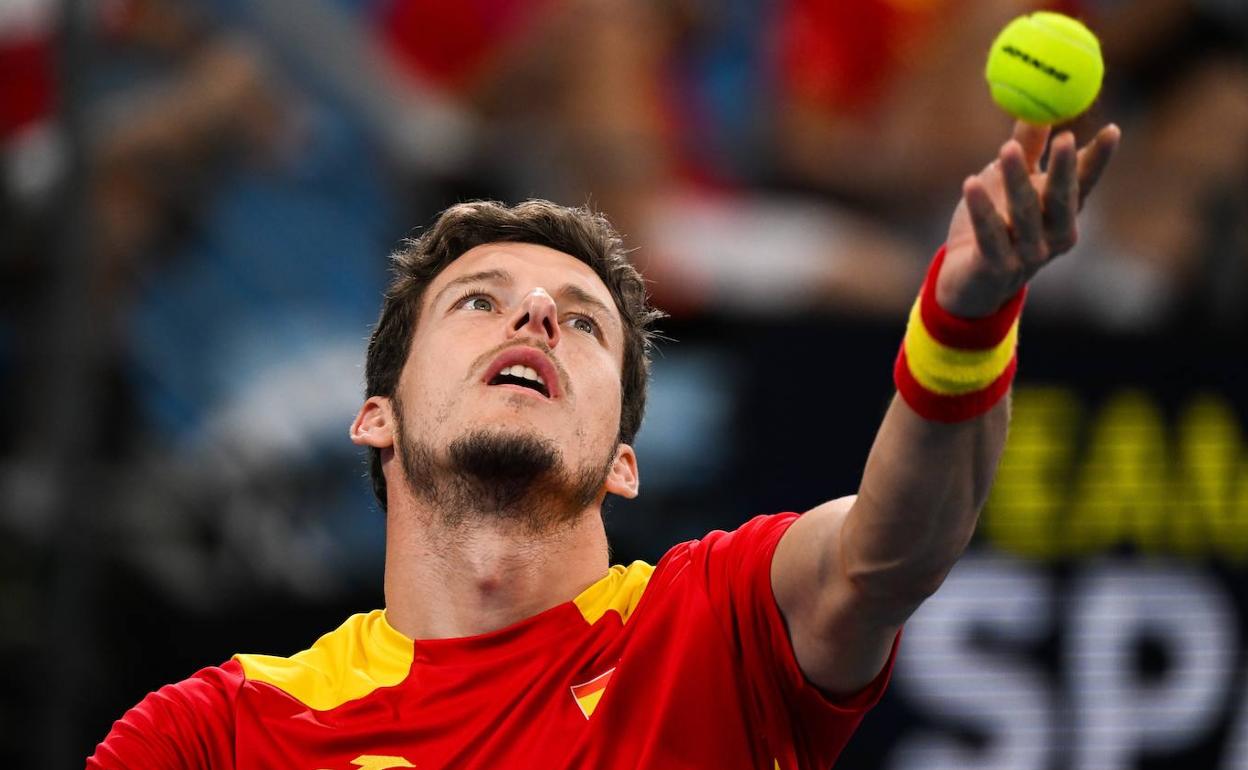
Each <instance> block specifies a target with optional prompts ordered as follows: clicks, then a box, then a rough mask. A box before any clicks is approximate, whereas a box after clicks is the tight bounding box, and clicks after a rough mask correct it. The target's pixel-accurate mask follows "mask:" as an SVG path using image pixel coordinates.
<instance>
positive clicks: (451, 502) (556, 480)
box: [392, 395, 615, 535]
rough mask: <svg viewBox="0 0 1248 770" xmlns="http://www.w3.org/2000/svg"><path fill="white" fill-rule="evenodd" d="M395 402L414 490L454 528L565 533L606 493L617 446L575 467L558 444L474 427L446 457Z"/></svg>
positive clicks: (406, 467)
mask: <svg viewBox="0 0 1248 770" xmlns="http://www.w3.org/2000/svg"><path fill="white" fill-rule="evenodd" d="M392 402H393V405H394V412H395V419H396V422H397V424H398V429H397V434H398V435H397V439H398V444H399V454H400V458H401V463H402V468H403V475H404V477H405V478H406V480H407V484H408V488H409V489H410V490H411V492H412V495H413V496H414V497H415V498H416V499H417V500H418V501H421V502H423V503H425V504H426V505H427V506H428V507H429V509H430V510H431V511H432V512H433V513H434V515H435V516H437V517H438V519H439V520H440V523H441V524H442V525H443V526H446V527H447V528H449V529H457V528H460V527H463V526H465V525H470V524H472V523H474V522H480V523H486V522H495V523H501V524H512V525H515V526H518V527H520V528H521V529H522V530H523V531H525V532H526V533H529V534H534V535H536V534H549V533H553V532H555V531H558V530H560V529H562V528H564V527H566V526H568V525H570V524H572V523H574V522H576V520H577V519H579V518H580V515H581V513H582V512H583V511H584V510H585V508H586V507H587V506H589V505H590V503H592V502H593V501H594V500H595V498H597V497H598V495H599V494H601V492H602V489H603V485H604V484H605V483H606V480H607V476H608V474H609V473H610V470H611V464H612V462H613V460H614V459H615V448H614V447H611V450H610V453H609V455H608V456H607V458H606V459H605V461H600V462H591V463H587V464H585V465H583V466H582V467H580V468H577V469H572V468H569V467H568V466H567V463H566V461H565V459H564V456H563V452H562V451H561V450H560V449H559V447H558V446H557V445H556V444H555V443H554V442H553V441H551V440H549V439H546V438H543V437H540V436H535V435H533V434H531V433H521V432H517V431H505V430H501V429H490V428H476V429H472V430H469V431H467V432H465V433H464V434H463V435H461V436H459V437H457V438H455V439H453V440H452V441H451V443H450V445H449V446H447V447H446V448H445V450H444V451H443V452H441V453H439V452H438V449H437V448H436V447H434V446H432V445H431V444H429V443H428V442H426V441H422V440H421V439H420V438H418V437H417V436H415V435H412V434H413V433H414V431H409V430H406V427H407V423H406V420H405V418H404V412H403V406H402V404H401V402H400V401H399V399H398V397H397V395H396V397H394V398H393V399H392Z"/></svg>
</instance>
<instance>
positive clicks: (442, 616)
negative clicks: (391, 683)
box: [385, 501, 609, 639]
mask: <svg viewBox="0 0 1248 770" xmlns="http://www.w3.org/2000/svg"><path fill="white" fill-rule="evenodd" d="M404 502H406V501H404ZM608 566H609V564H608V555H607V536H606V531H605V530H604V529H603V526H602V518H601V515H600V514H599V511H598V506H597V505H594V506H592V508H591V509H587V510H586V511H585V512H584V514H583V515H582V516H581V517H580V518H578V519H577V520H576V521H575V522H572V523H570V524H568V525H567V526H562V527H559V528H558V530H557V531H553V532H549V533H538V534H534V533H532V532H527V531H523V529H522V528H520V527H516V526H512V525H509V524H508V523H506V522H497V521H469V522H460V523H458V524H455V525H453V526H449V527H448V526H446V525H444V524H442V523H441V522H440V520H439V519H438V518H437V517H436V516H430V515H427V514H426V513H425V512H423V511H419V510H417V509H415V508H414V507H409V506H408V505H402V506H401V507H398V508H397V509H392V510H391V511H390V512H389V514H388V515H387V524H386V577H385V594H386V618H387V620H388V621H389V622H390V624H391V625H392V626H394V628H395V629H396V630H397V631H399V632H400V633H402V634H403V635H404V636H407V637H408V638H411V639H447V638H457V637H463V636H474V635H477V634H483V633H488V632H490V631H496V630H498V629H500V628H505V627H507V626H509V625H512V624H513V623H517V622H519V621H521V620H524V619H526V618H529V617H532V616H534V615H536V614H538V613H540V612H543V611H545V610H548V609H550V608H551V607H554V606H556V605H559V604H562V603H563V602H566V601H570V600H572V599H573V598H575V597H576V596H577V594H579V593H580V592H581V591H583V590H585V589H586V588H588V587H589V586H590V585H592V584H593V583H594V582H595V581H597V580H599V579H600V578H602V577H603V576H604V575H605V574H606V573H607V569H608Z"/></svg>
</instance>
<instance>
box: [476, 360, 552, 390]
mask: <svg viewBox="0 0 1248 770" xmlns="http://www.w3.org/2000/svg"><path fill="white" fill-rule="evenodd" d="M488 384H489V385H519V386H520V387H522V388H529V389H530V390H536V391H537V392H538V393H541V394H542V395H543V396H545V397H546V398H550V389H549V388H547V387H546V381H545V380H543V379H542V376H541V375H540V374H538V373H537V370H536V369H534V368H533V367H531V366H524V365H522V364H512V365H511V366H508V367H505V368H503V370H502V371H500V372H499V373H498V374H496V375H494V377H492V378H491V379H490V381H489V383H488Z"/></svg>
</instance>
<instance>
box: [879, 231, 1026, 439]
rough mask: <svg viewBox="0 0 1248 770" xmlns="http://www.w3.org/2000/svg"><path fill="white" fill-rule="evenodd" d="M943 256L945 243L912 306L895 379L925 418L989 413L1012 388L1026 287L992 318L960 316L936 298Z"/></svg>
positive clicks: (952, 418) (966, 417)
mask: <svg viewBox="0 0 1248 770" xmlns="http://www.w3.org/2000/svg"><path fill="white" fill-rule="evenodd" d="M944 261H945V249H944V247H943V246H942V247H941V249H940V251H938V252H936V258H935V259H933V260H932V266H931V267H930V268H929V269H928V271H927V278H925V279H924V281H923V288H922V290H921V291H920V292H919V298H918V299H917V300H916V301H915V303H914V307H913V309H912V310H911V311H910V322H909V324H908V325H907V326H906V336H905V339H904V340H902V343H901V350H900V351H899V352H898V353H897V362H896V364H895V365H894V366H893V381H894V382H896V384H897V391H898V392H899V393H900V394H901V397H902V398H903V399H905V401H906V403H907V404H909V405H910V408H911V409H913V410H914V411H915V412H917V413H918V414H919V415H920V416H921V417H923V418H925V419H928V420H935V421H937V422H961V421H963V420H969V419H972V418H974V417H978V416H979V415H981V414H983V413H984V412H987V411H988V410H989V409H991V408H992V407H993V406H994V405H995V404H996V403H997V402H998V401H1000V400H1001V398H1002V397H1003V396H1004V395H1005V394H1006V393H1008V392H1009V390H1010V384H1011V383H1012V382H1013V381H1014V372H1015V370H1017V368H1018V356H1017V353H1016V347H1017V345H1018V318H1019V315H1020V314H1021V313H1022V311H1023V300H1024V299H1025V298H1026V296H1027V287H1025V286H1024V287H1023V288H1022V289H1020V290H1019V292H1018V293H1017V294H1015V295H1014V296H1013V297H1011V298H1010V299H1009V300H1008V301H1007V302H1006V303H1005V304H1004V305H1003V306H1002V307H1001V309H1000V310H998V311H997V312H995V313H993V314H992V315H990V316H988V317H987V318H961V317H959V316H955V315H953V314H952V313H949V312H948V311H946V310H945V309H944V308H942V307H941V306H940V305H939V304H937V302H936V276H938V275H939V274H940V267H941V265H943V264H944Z"/></svg>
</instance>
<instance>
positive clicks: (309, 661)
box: [227, 610, 412, 711]
mask: <svg viewBox="0 0 1248 770" xmlns="http://www.w3.org/2000/svg"><path fill="white" fill-rule="evenodd" d="M230 663H231V664H233V665H237V666H239V667H240V669H241V671H242V675H243V677H244V679H245V682H246V684H247V685H252V684H260V685H264V686H270V687H273V688H276V689H277V690H280V691H281V692H283V693H285V694H286V695H288V696H290V697H292V698H294V699H295V700H297V701H299V702H301V703H302V704H304V705H305V706H307V707H308V708H311V709H315V710H317V711H328V710H330V709H333V708H336V707H338V706H340V705H342V704H343V703H346V702H348V701H351V700H355V699H357V698H361V697H364V696H365V695H368V694H369V693H371V692H373V691H374V690H376V689H378V688H380V687H391V686H394V685H397V684H399V683H400V682H402V681H403V680H404V679H405V678H406V677H407V674H408V672H409V671H410V669H411V665H412V641H411V640H410V639H407V638H406V637H404V636H403V635H402V634H400V633H399V632H398V631H396V630H395V629H394V628H393V627H392V626H391V625H390V624H389V623H388V622H387V621H386V617H385V612H384V611H383V610H373V611H372V612H368V613H359V614H356V615H352V616H351V617H349V618H347V620H346V621H345V622H343V624H342V625H340V626H339V627H338V628H336V629H334V630H333V631H330V632H329V633H327V634H325V635H324V636H322V637H321V638H320V639H318V640H316V642H315V643H314V644H313V645H312V646H311V647H309V648H308V649H306V650H301V651H299V652H296V653H295V654H293V655H290V656H286V657H283V656H277V655H254V654H240V655H235V656H234V657H233V658H232V659H231V661H230ZM227 665H229V664H227Z"/></svg>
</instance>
